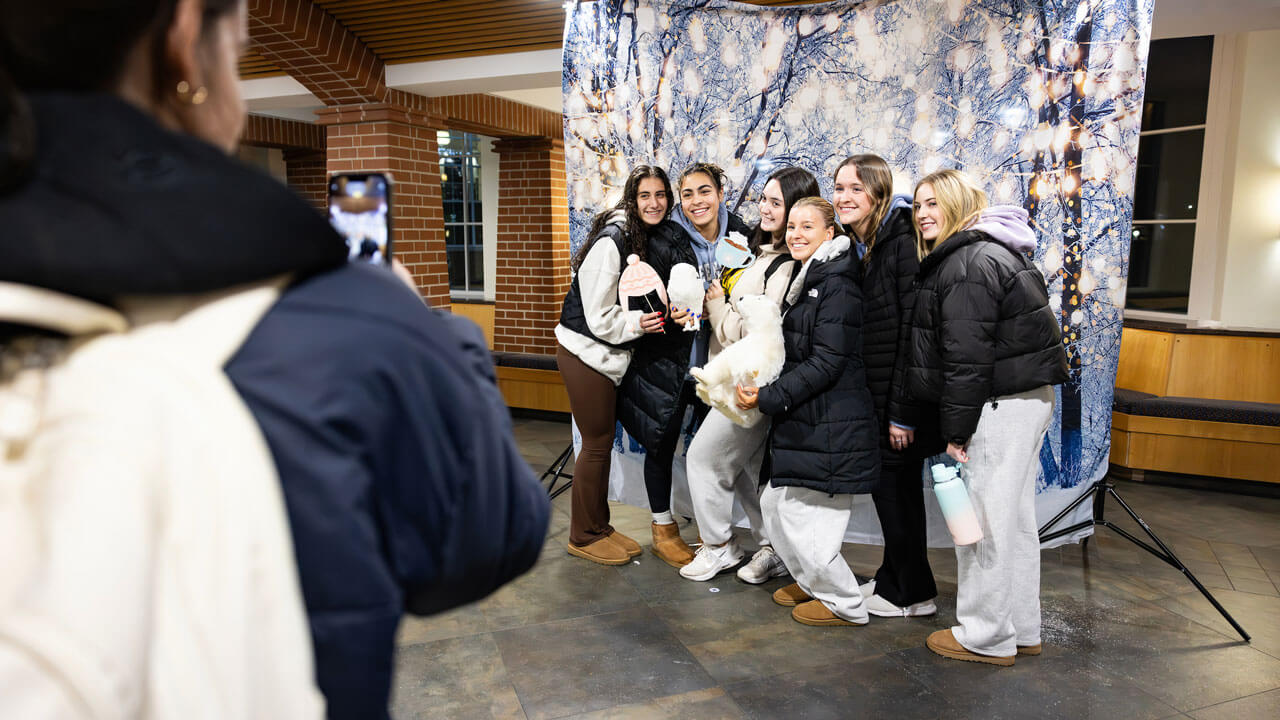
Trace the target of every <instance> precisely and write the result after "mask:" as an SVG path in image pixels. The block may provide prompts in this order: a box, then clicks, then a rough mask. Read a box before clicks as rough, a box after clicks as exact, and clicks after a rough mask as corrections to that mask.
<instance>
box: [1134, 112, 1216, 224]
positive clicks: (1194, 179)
mask: <svg viewBox="0 0 1280 720" xmlns="http://www.w3.org/2000/svg"><path fill="white" fill-rule="evenodd" d="M1203 153H1204V131H1203V130H1189V131H1187V132H1177V133H1169V134H1167V135H1146V136H1144V137H1143V138H1142V139H1141V140H1139V141H1138V173H1137V178H1136V181H1135V183H1134V192H1133V219H1134V220H1158V219H1164V218H1187V219H1194V218H1195V217H1196V213H1197V207H1196V204H1197V203H1198V202H1199V198H1200V159H1201V156H1202V155H1203Z"/></svg>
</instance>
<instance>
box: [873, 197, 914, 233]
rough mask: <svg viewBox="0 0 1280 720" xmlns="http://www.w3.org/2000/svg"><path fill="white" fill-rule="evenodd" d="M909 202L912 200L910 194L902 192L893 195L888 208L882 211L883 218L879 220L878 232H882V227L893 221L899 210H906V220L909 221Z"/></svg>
mask: <svg viewBox="0 0 1280 720" xmlns="http://www.w3.org/2000/svg"><path fill="white" fill-rule="evenodd" d="M911 204H912V200H911V196H910V195H904V194H902V193H899V194H897V195H894V196H893V199H892V200H890V201H889V209H888V210H885V212H884V218H883V219H882V220H880V232H884V229H885V228H887V227H889V223H891V222H893V218H894V216H895V215H897V214H898V211H899V210H906V211H907V222H910V221H911Z"/></svg>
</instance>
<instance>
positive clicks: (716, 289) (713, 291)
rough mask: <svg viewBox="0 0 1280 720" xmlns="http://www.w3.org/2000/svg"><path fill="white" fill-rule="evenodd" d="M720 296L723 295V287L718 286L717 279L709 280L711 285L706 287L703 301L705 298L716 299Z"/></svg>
mask: <svg viewBox="0 0 1280 720" xmlns="http://www.w3.org/2000/svg"><path fill="white" fill-rule="evenodd" d="M722 297H724V288H723V287H720V283H719V282H718V281H715V280H713V281H711V287H709V288H707V295H706V297H705V298H704V299H703V302H706V301H707V300H717V299H719V298H722Z"/></svg>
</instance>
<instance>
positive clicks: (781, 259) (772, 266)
mask: <svg viewBox="0 0 1280 720" xmlns="http://www.w3.org/2000/svg"><path fill="white" fill-rule="evenodd" d="M789 262H792V257H791V256H790V255H787V254H786V253H783V254H782V255H779V256H778V257H776V258H774V259H773V262H771V263H769V267H767V268H765V270H764V282H765V284H766V285H768V284H769V278H771V277H773V274H774V273H776V272H778V270H779V269H781V268H782V266H783V265H786V264H787V263H789ZM793 277H794V275H793Z"/></svg>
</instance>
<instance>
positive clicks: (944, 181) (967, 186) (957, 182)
mask: <svg viewBox="0 0 1280 720" xmlns="http://www.w3.org/2000/svg"><path fill="white" fill-rule="evenodd" d="M921 185H930V186H932V187H933V196H934V197H935V198H937V200H938V207H939V208H941V209H942V227H940V228H939V229H938V238H937V239H936V240H934V241H933V244H931V245H927V244H925V240H924V238H923V237H921V236H920V225H919V223H918V222H917V221H916V219H915V213H914V212H913V213H912V217H911V225H912V227H914V228H915V230H916V254H917V255H918V256H919V257H920V258H921V259H923V258H924V256H925V255H928V254H929V252H930V251H931V250H933V249H934V248H935V247H937V246H938V245H939V244H941V243H942V242H943V241H945V240H946V239H947V238H949V237H951V236H952V235H955V234H956V233H958V232H960V231H961V230H963V229H965V228H966V227H968V226H969V225H970V224H971V223H972V222H973V221H974V220H977V219H978V215H979V213H981V212H982V211H983V210H985V209H986V208H987V194H986V193H985V192H983V190H982V188H980V187H978V183H976V182H974V180H973V178H972V177H970V176H969V175H968V174H966V173H964V172H961V171H960V170H952V169H950V168H948V169H946V170H939V171H937V172H934V173H930V174H928V175H925V176H924V177H923V178H921V180H920V182H918V183H916V189H915V190H914V191H913V192H912V193H911V198H912V201H913V202H914V200H915V196H916V193H918V192H920V186H921Z"/></svg>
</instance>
